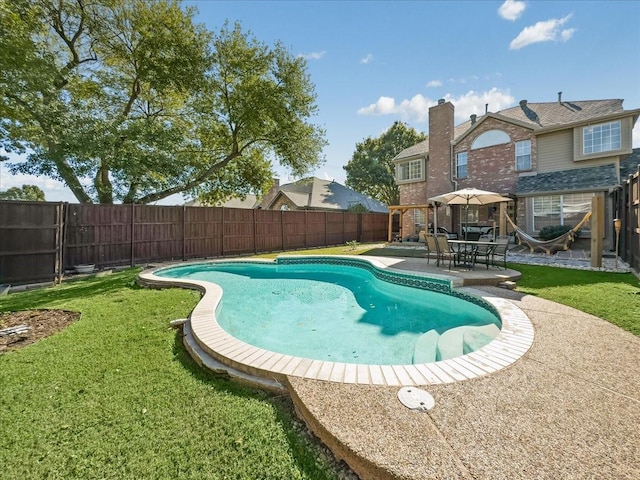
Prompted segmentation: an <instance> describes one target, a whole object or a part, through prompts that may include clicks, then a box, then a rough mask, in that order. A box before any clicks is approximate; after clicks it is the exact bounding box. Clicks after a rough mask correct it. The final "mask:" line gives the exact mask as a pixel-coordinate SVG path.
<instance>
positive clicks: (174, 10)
mask: <svg viewBox="0 0 640 480" xmlns="http://www.w3.org/2000/svg"><path fill="white" fill-rule="evenodd" d="M193 15H194V11H193V10H192V9H189V8H182V7H181V5H180V3H179V2H177V1H174V0H92V1H91V2H89V1H86V0H57V1H54V0H13V1H12V2H2V3H0V142H1V144H0V146H2V147H3V148H4V149H5V150H6V151H8V152H17V153H22V154H26V156H27V160H26V161H25V162H19V163H14V164H12V165H11V166H10V168H11V169H12V171H14V172H22V173H30V174H35V175H45V176H49V177H52V178H56V179H59V180H62V181H64V182H65V183H66V184H67V185H68V187H69V188H70V189H71V191H72V192H73V193H74V195H75V196H76V198H77V199H78V200H79V201H80V202H100V203H112V202H114V201H122V202H125V203H131V202H135V203H148V202H153V201H157V200H160V199H162V198H165V197H167V196H169V195H172V194H175V193H183V194H188V195H199V196H201V197H204V198H207V199H209V200H222V199H226V198H227V197H229V196H231V195H242V194H243V193H248V192H249V191H258V192H259V191H262V190H263V189H264V188H265V187H267V186H268V185H269V182H270V180H271V178H272V176H273V175H272V165H273V162H274V161H279V162H280V163H281V164H282V165H284V166H287V167H289V168H290V170H291V171H292V173H294V174H302V173H305V172H306V171H308V170H309V169H311V168H313V167H315V166H317V165H318V164H319V163H320V162H321V150H322V148H323V146H324V137H323V135H324V132H323V131H322V130H321V129H319V128H318V127H316V126H315V125H313V124H311V123H310V122H309V118H310V117H311V116H313V115H314V114H315V113H316V107H315V93H314V86H313V84H312V83H311V82H310V79H309V77H308V75H307V73H306V63H305V61H304V60H303V59H301V58H294V57H293V56H291V55H290V54H289V53H288V52H287V51H286V50H285V49H284V48H283V47H282V46H281V45H275V46H274V47H272V48H269V47H267V46H265V45H264V44H262V43H260V42H258V41H257V40H256V39H255V38H253V37H252V36H251V34H250V33H244V32H243V31H242V30H241V28H240V26H239V25H235V26H233V27H229V26H225V27H224V28H223V29H222V30H221V32H219V33H218V34H217V35H213V34H211V33H210V32H208V31H207V30H206V29H205V28H204V27H202V26H201V25H196V24H195V23H194V21H193Z"/></svg>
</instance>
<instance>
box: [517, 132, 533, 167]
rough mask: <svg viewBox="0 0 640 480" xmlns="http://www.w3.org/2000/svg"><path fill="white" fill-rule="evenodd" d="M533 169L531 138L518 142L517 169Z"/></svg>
mask: <svg viewBox="0 0 640 480" xmlns="http://www.w3.org/2000/svg"><path fill="white" fill-rule="evenodd" d="M523 170H531V140H524V141H522V142H516V171H518V172H521V171H523Z"/></svg>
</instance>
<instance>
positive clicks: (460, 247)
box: [448, 240, 496, 268]
mask: <svg viewBox="0 0 640 480" xmlns="http://www.w3.org/2000/svg"><path fill="white" fill-rule="evenodd" d="M448 242H449V246H450V247H451V250H453V251H454V252H455V253H457V255H458V259H459V261H460V263H459V264H460V265H462V266H465V267H468V268H475V266H476V265H475V263H476V262H475V261H476V254H477V252H478V248H479V247H481V246H486V247H487V253H488V252H490V251H491V250H490V249H491V248H493V247H495V245H496V242H492V241H486V240H448Z"/></svg>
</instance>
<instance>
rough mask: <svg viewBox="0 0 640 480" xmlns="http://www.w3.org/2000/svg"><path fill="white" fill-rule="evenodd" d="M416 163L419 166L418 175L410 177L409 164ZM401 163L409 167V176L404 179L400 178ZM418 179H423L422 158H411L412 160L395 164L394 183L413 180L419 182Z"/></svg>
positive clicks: (411, 181)
mask: <svg viewBox="0 0 640 480" xmlns="http://www.w3.org/2000/svg"><path fill="white" fill-rule="evenodd" d="M412 163H413V164H416V165H419V166H420V175H419V176H417V177H414V178H411V176H410V174H411V164H412ZM403 165H408V168H409V178H406V179H401V178H400V172H401V169H402V166H403ZM420 181H424V159H423V158H418V159H413V160H406V161H403V162H399V163H398V164H397V165H396V183H397V184H402V183H413V182H420Z"/></svg>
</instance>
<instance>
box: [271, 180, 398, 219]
mask: <svg viewBox="0 0 640 480" xmlns="http://www.w3.org/2000/svg"><path fill="white" fill-rule="evenodd" d="M280 195H284V196H286V197H287V198H288V199H289V200H290V201H291V202H293V203H294V204H295V205H296V207H297V208H301V209H322V210H348V209H349V208H350V207H352V206H354V205H357V204H362V205H363V206H365V207H366V208H367V209H368V210H369V211H371V212H385V213H386V212H387V206H386V205H385V204H383V203H381V202H379V201H378V200H376V199H374V198H371V197H368V196H366V195H363V194H362V193H359V192H356V191H355V190H352V189H350V188H348V187H345V186H344V185H341V184H339V183H338V182H335V181H333V180H322V179H320V178H317V177H309V178H303V179H302V180H298V181H297V182H293V183H287V184H285V185H282V186H280V191H279V193H278V195H277V196H276V198H278V197H279V196H280ZM276 198H274V199H273V200H272V201H271V202H269V204H268V205H266V206H265V208H271V206H272V205H273V204H274V202H275V200H276Z"/></svg>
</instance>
